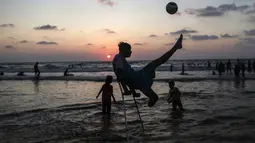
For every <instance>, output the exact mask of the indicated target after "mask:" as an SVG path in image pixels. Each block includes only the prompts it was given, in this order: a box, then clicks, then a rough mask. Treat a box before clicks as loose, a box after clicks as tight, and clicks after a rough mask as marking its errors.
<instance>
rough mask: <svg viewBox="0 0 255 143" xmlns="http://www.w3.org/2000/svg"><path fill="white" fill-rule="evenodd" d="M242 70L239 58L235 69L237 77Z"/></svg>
mask: <svg viewBox="0 0 255 143" xmlns="http://www.w3.org/2000/svg"><path fill="white" fill-rule="evenodd" d="M240 70H241V63H240V60H239V59H237V63H236V64H235V69H234V72H235V76H236V77H239V74H240Z"/></svg>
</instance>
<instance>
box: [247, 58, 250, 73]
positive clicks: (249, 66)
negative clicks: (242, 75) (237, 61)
mask: <svg viewBox="0 0 255 143" xmlns="http://www.w3.org/2000/svg"><path fill="white" fill-rule="evenodd" d="M247 71H248V72H249V73H251V60H249V61H248V69H247Z"/></svg>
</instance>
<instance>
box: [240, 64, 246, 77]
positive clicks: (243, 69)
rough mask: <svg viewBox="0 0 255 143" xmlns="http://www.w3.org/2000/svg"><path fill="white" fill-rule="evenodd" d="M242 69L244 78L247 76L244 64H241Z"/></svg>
mask: <svg viewBox="0 0 255 143" xmlns="http://www.w3.org/2000/svg"><path fill="white" fill-rule="evenodd" d="M241 69H242V76H243V77H244V76H245V70H246V67H245V63H244V62H243V63H242V64H241Z"/></svg>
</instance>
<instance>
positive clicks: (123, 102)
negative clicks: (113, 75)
mask: <svg viewBox="0 0 255 143" xmlns="http://www.w3.org/2000/svg"><path fill="white" fill-rule="evenodd" d="M118 84H119V87H120V91H121V95H122V104H123V108H124V117H125V125H126V132H127V142H129V131H128V127H127V115H126V106H125V99H124V93H123V90H122V87H121V84H120V82H119V81H118Z"/></svg>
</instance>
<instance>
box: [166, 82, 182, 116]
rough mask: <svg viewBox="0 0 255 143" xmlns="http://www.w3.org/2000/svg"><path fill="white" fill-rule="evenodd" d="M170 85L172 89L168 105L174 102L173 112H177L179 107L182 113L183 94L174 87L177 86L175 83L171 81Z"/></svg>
mask: <svg viewBox="0 0 255 143" xmlns="http://www.w3.org/2000/svg"><path fill="white" fill-rule="evenodd" d="M168 85H169V88H170V89H169V93H168V99H167V102H168V103H171V102H172V106H173V109H172V110H173V111H176V107H177V106H178V107H179V109H180V110H181V111H184V109H183V107H182V102H181V92H180V91H179V89H178V88H177V87H175V86H174V85H175V83H174V81H169V82H168Z"/></svg>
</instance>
